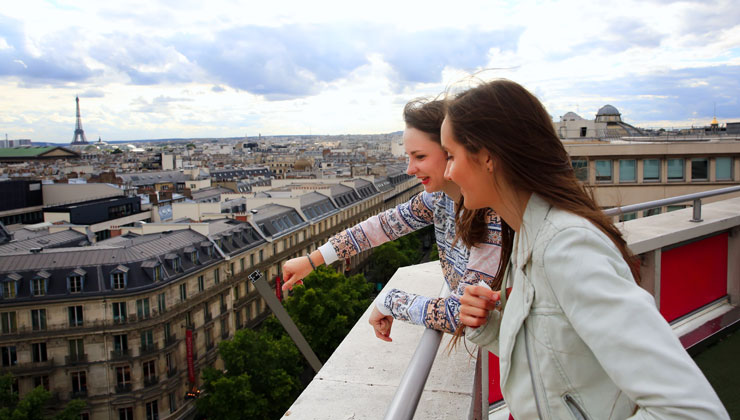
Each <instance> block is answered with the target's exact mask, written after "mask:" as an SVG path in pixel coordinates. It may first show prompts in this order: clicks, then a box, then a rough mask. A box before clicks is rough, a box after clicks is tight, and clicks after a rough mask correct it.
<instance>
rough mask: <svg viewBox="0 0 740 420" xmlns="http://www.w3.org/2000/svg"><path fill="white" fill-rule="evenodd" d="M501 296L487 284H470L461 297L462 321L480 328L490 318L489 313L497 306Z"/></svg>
mask: <svg viewBox="0 0 740 420" xmlns="http://www.w3.org/2000/svg"><path fill="white" fill-rule="evenodd" d="M499 297H500V293H499V292H494V291H493V290H491V289H490V288H489V287H487V286H472V285H471V286H468V287H466V288H465V292H464V293H463V296H462V297H461V298H460V322H462V323H463V324H465V325H467V326H468V327H472V328H478V327H480V326H481V325H483V324H485V323H486V321H487V320H488V313H489V312H491V311H492V310H494V309H495V308H496V303H497V302H498V300H499Z"/></svg>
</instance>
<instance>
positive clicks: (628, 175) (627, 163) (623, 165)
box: [619, 159, 637, 182]
mask: <svg viewBox="0 0 740 420" xmlns="http://www.w3.org/2000/svg"><path fill="white" fill-rule="evenodd" d="M636 180H637V161H636V160H634V159H622V160H620V161H619V182H635V181H636Z"/></svg>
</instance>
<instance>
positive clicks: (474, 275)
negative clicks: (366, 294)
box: [382, 209, 501, 333]
mask: <svg viewBox="0 0 740 420" xmlns="http://www.w3.org/2000/svg"><path fill="white" fill-rule="evenodd" d="M486 220H487V222H488V236H487V238H486V240H485V242H483V243H479V244H476V245H475V246H474V247H473V248H471V249H470V257H469V258H468V265H467V267H466V268H465V273H464V274H463V276H462V278H461V279H460V281H459V282H458V284H457V285H451V286H452V289H453V290H452V292H451V293H450V295H449V296H448V297H446V298H439V297H438V298H430V297H426V296H420V295H415V294H413V293H408V292H404V291H402V290H398V289H391V290H390V291H389V292H388V294H387V295H385V297H384V299H383V302H382V303H383V305H384V306H385V307H386V308H387V309H388V310H390V312H391V315H392V316H393V318H395V319H400V320H403V321H407V322H411V323H412V324H417V325H424V326H425V327H427V328H432V329H435V330H439V331H444V332H449V333H453V332H455V330H456V329H457V325H458V322H459V319H460V297H461V296H462V295H463V293H464V292H465V287H467V286H468V285H471V284H473V285H474V284H477V283H478V282H479V281H484V282H486V283H487V284H488V285H489V286H490V285H491V284H492V282H493V279H494V277H495V276H496V272H497V271H498V263H499V259H500V258H501V221H500V219H499V218H498V215H496V213H495V212H494V211H493V210H490V209H489V211H488V214H487V215H486Z"/></svg>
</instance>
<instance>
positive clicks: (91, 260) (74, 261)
mask: <svg viewBox="0 0 740 420" xmlns="http://www.w3.org/2000/svg"><path fill="white" fill-rule="evenodd" d="M146 236H150V235H146ZM142 238H143V237H142ZM203 239H204V236H203V235H201V234H199V233H197V232H195V231H192V230H180V231H175V232H172V233H170V234H158V235H154V238H153V239H152V240H149V241H145V242H144V241H142V242H140V243H135V244H131V245H128V246H123V247H115V246H89V247H74V248H57V249H45V250H43V251H41V252H40V253H38V254H31V253H24V254H16V255H12V256H5V257H0V272H10V271H28V270H35V269H40V268H46V269H58V268H77V267H81V266H94V265H105V264H129V263H132V262H138V261H145V260H149V259H152V258H157V257H158V256H159V255H162V254H164V253H167V252H169V251H174V250H179V249H182V248H185V247H187V246H191V245H192V244H193V243H198V242H201V241H203Z"/></svg>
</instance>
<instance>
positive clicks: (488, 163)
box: [484, 153, 495, 173]
mask: <svg viewBox="0 0 740 420" xmlns="http://www.w3.org/2000/svg"><path fill="white" fill-rule="evenodd" d="M484 163H485V165H486V170H487V171H488V172H489V173H493V169H494V167H495V161H494V159H493V156H491V154H490V153H486V154H485V161H484Z"/></svg>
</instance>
